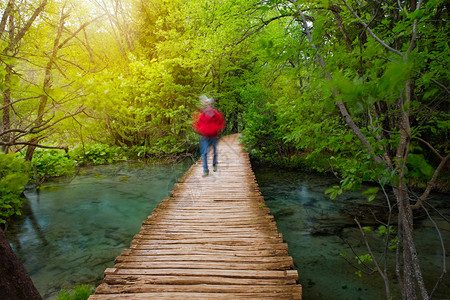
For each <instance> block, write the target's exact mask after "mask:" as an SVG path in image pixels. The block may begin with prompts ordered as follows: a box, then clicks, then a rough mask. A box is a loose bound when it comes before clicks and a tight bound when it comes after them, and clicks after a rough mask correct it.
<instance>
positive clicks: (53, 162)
mask: <svg viewBox="0 0 450 300" xmlns="http://www.w3.org/2000/svg"><path fill="white" fill-rule="evenodd" d="M32 163H33V165H34V167H35V168H36V173H37V176H38V177H39V178H44V177H56V176H64V175H71V174H73V173H74V172H75V166H76V162H75V161H74V160H73V159H71V158H70V157H69V155H68V154H67V153H65V152H63V151H61V150H48V149H37V150H36V151H35V152H34V155H33V160H32Z"/></svg>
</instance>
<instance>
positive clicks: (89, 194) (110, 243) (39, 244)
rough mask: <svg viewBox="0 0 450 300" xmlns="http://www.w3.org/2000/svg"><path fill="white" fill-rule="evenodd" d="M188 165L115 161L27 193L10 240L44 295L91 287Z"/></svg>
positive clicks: (126, 245)
mask: <svg viewBox="0 0 450 300" xmlns="http://www.w3.org/2000/svg"><path fill="white" fill-rule="evenodd" d="M189 167H190V164H189V163H188V162H186V163H183V164H178V165H152V166H132V165H129V164H118V165H112V166H97V167H93V168H87V169H84V171H83V172H82V174H79V175H77V176H75V177H74V178H73V179H72V180H68V179H65V180H59V181H54V182H49V183H47V184H45V186H44V187H43V189H42V190H41V192H40V194H39V195H38V194H37V193H36V190H34V189H32V190H28V191H26V196H27V198H28V204H29V207H28V208H27V210H26V211H25V212H24V216H23V217H21V218H20V220H18V221H16V222H15V223H14V224H11V225H10V226H9V227H8V230H7V232H6V235H7V238H8V240H9V242H10V244H11V246H12V247H13V250H14V252H15V253H16V255H17V256H18V257H19V259H20V260H21V262H22V263H23V264H24V266H25V268H26V269H27V270H28V272H29V274H30V276H31V278H32V280H33V282H34V284H35V285H36V287H37V288H38V290H39V292H40V293H41V295H42V296H43V297H44V298H47V299H50V298H53V296H55V295H57V294H58V293H59V290H60V289H62V288H63V289H66V290H67V289H71V288H74V287H75V286H76V285H78V284H84V283H86V284H91V285H92V286H95V285H97V284H99V281H101V280H102V279H103V272H104V270H105V269H106V268H107V267H113V266H114V259H115V258H116V257H117V256H118V255H120V253H121V252H122V251H123V250H124V249H125V248H128V247H129V245H130V242H131V240H132V238H133V236H134V235H135V234H137V233H138V232H139V229H140V227H141V225H142V221H143V220H145V219H146V218H147V216H148V215H150V214H151V213H152V211H153V208H154V207H155V206H156V205H157V204H158V203H159V202H161V200H162V199H163V198H165V197H167V196H168V195H169V193H170V191H171V190H172V188H173V185H174V183H175V182H176V180H177V179H178V178H179V177H181V176H182V175H183V174H184V173H185V172H186V171H187V170H188V168H189Z"/></svg>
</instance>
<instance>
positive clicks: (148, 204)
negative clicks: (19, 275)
mask: <svg viewBox="0 0 450 300" xmlns="http://www.w3.org/2000/svg"><path fill="white" fill-rule="evenodd" d="M189 167H190V163H189V162H186V163H183V164H178V165H153V166H132V165H129V164H119V165H113V166H99V167H93V168H88V169H85V172H83V173H82V174H79V175H78V176H76V177H74V178H73V179H71V180H67V179H66V180H59V181H54V182H51V183H47V184H46V185H45V187H44V189H43V190H42V191H41V192H40V194H39V195H38V194H37V193H36V191H35V190H28V191H27V192H26V194H27V197H28V199H29V201H28V203H29V207H28V209H27V210H26V211H25V212H24V216H23V217H21V218H20V219H19V220H17V222H16V223H14V224H12V225H10V227H9V228H8V230H7V232H6V235H7V237H8V240H9V241H10V243H11V245H12V247H13V249H14V251H15V253H16V254H17V256H18V257H19V259H20V260H21V261H22V263H23V264H24V266H25V267H26V269H27V270H28V272H29V273H30V275H31V278H32V279H33V281H34V283H35V285H36V286H37V288H38V290H39V291H40V293H41V294H42V295H43V296H44V297H45V298H46V299H51V298H54V296H55V295H57V294H58V292H59V290H60V289H61V288H64V289H71V288H74V287H75V286H76V285H79V284H83V283H87V284H90V285H92V286H96V285H98V284H99V283H100V282H101V280H102V279H103V272H104V270H105V269H106V268H108V267H112V266H113V265H114V259H115V258H116V257H117V256H118V255H120V253H121V252H122V251H123V250H124V249H126V248H128V247H129V244H130V242H131V240H132V238H133V236H134V235H135V234H136V233H138V231H139V229H140V227H141V224H142V221H143V220H144V219H146V218H147V216H148V215H150V214H151V212H152V210H153V208H154V207H155V206H156V204H158V203H159V202H161V200H162V199H163V198H164V197H167V196H168V195H169V193H170V191H171V190H172V188H173V184H174V183H175V182H176V179H177V178H179V177H181V176H182V175H183V174H184V173H185V172H186V171H187V170H188V168H189ZM254 171H255V174H256V177H257V179H258V183H259V185H260V188H261V191H262V193H263V195H264V198H265V200H266V203H267V205H268V206H269V207H270V209H271V212H272V214H273V215H274V216H275V219H276V221H277V225H278V228H279V231H280V232H281V233H283V237H284V239H285V241H286V242H287V243H288V245H289V251H290V255H291V256H292V257H293V258H294V263H295V268H296V269H297V270H298V271H299V275H300V282H301V284H302V285H303V296H304V299H311V300H322V299H327V300H329V299H338V300H346V299H352V300H354V299H364V300H372V299H377V300H378V299H385V296H384V295H385V294H384V286H383V285H382V283H381V280H380V278H379V276H378V275H373V276H363V277H362V278H358V277H357V276H356V275H355V274H354V271H355V270H354V269H352V268H351V267H350V266H349V265H348V264H347V263H346V262H345V260H344V259H342V258H341V257H340V256H339V253H340V252H345V253H347V254H348V255H349V256H350V257H353V255H352V254H351V251H350V250H349V248H348V246H347V245H346V244H345V243H344V242H343V240H342V239H341V238H340V237H338V236H336V235H323V234H322V235H317V233H319V232H322V233H323V232H326V231H329V230H333V228H334V227H336V228H337V227H343V228H344V229H343V230H342V231H340V233H341V236H342V237H344V238H347V239H349V240H350V241H351V242H352V244H353V245H354V247H355V249H357V250H360V254H363V253H367V251H366V250H365V249H364V248H363V247H362V243H361V241H360V238H359V237H360V235H359V232H358V231H357V230H355V229H354V227H345V226H343V225H342V224H348V223H353V222H352V220H351V218H350V219H349V218H348V216H347V215H346V212H348V211H349V208H348V204H351V203H355V202H358V201H359V199H361V198H362V197H361V194H360V193H359V192H358V193H348V194H346V195H344V196H343V197H340V198H339V199H336V200H334V201H331V200H329V199H328V198H327V197H326V196H325V195H324V194H323V192H324V191H325V190H326V189H327V188H328V187H330V186H332V185H334V184H336V180H335V178H330V177H322V176H314V175H310V174H302V173H295V172H290V171H286V170H282V171H279V170H275V169H265V168H257V167H255V168H254ZM435 197H437V198H441V199H440V200H441V202H442V204H441V206H442V207H441V208H442V209H445V210H444V211H443V213H444V214H445V215H446V216H447V217H448V216H449V215H450V211H449V208H448V207H449V205H448V203H449V201H450V197H449V196H448V195H447V196H443V195H439V196H435ZM438 200H439V199H438ZM363 202H364V201H363ZM364 203H365V202H364ZM330 220H337V223H332V225H330V223H331V221H330ZM436 221H440V222H439V224H440V226H441V234H442V235H443V236H444V238H446V249H450V226H449V224H448V223H444V222H442V219H439V218H436ZM417 223H419V222H417ZM420 224H421V229H420V232H419V234H418V239H419V241H421V242H420V244H421V246H420V247H419V251H420V254H425V255H426V256H425V257H424V258H423V261H424V262H425V265H427V266H428V268H427V269H426V272H425V273H426V274H428V275H432V277H433V278H437V276H438V275H439V274H440V271H439V270H437V269H436V268H435V267H434V265H438V264H440V263H441V261H442V252H441V251H440V249H441V248H440V245H439V241H438V240H437V239H436V233H435V231H434V229H433V228H432V224H431V223H430V222H428V221H420ZM424 241H426V242H424ZM422 245H424V246H422ZM447 253H448V250H447ZM447 255H448V254H447ZM430 277H431V276H430ZM433 284H434V281H432V283H431V281H430V283H429V284H428V285H429V286H431V285H433ZM446 295H450V283H449V280H448V278H446V280H445V282H444V284H443V285H442V287H441V288H440V290H439V293H438V295H437V297H436V299H446V298H448V297H446Z"/></svg>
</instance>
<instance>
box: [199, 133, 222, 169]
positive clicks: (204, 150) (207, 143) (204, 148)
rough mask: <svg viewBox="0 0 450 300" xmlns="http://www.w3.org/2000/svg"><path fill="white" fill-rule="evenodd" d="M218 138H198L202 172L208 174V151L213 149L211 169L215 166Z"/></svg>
mask: <svg viewBox="0 0 450 300" xmlns="http://www.w3.org/2000/svg"><path fill="white" fill-rule="evenodd" d="M218 140H219V138H218V137H206V136H204V137H201V138H200V154H201V156H202V160H203V171H204V172H209V170H208V156H207V155H208V151H209V149H210V148H211V147H212V148H213V167H215V166H217V141H218Z"/></svg>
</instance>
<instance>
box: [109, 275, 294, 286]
mask: <svg viewBox="0 0 450 300" xmlns="http://www.w3.org/2000/svg"><path fill="white" fill-rule="evenodd" d="M103 283H106V284H109V285H145V284H160V285H164V284H178V285H188V284H210V285H219V284H220V285H224V284H227V285H286V284H295V283H296V280H295V279H286V278H276V279H262V278H256V279H255V278H235V277H222V276H190V275H184V276H178V275H176V276H168V275H164V276H161V275H160V276H155V275H108V276H107V277H106V278H105V280H103Z"/></svg>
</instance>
